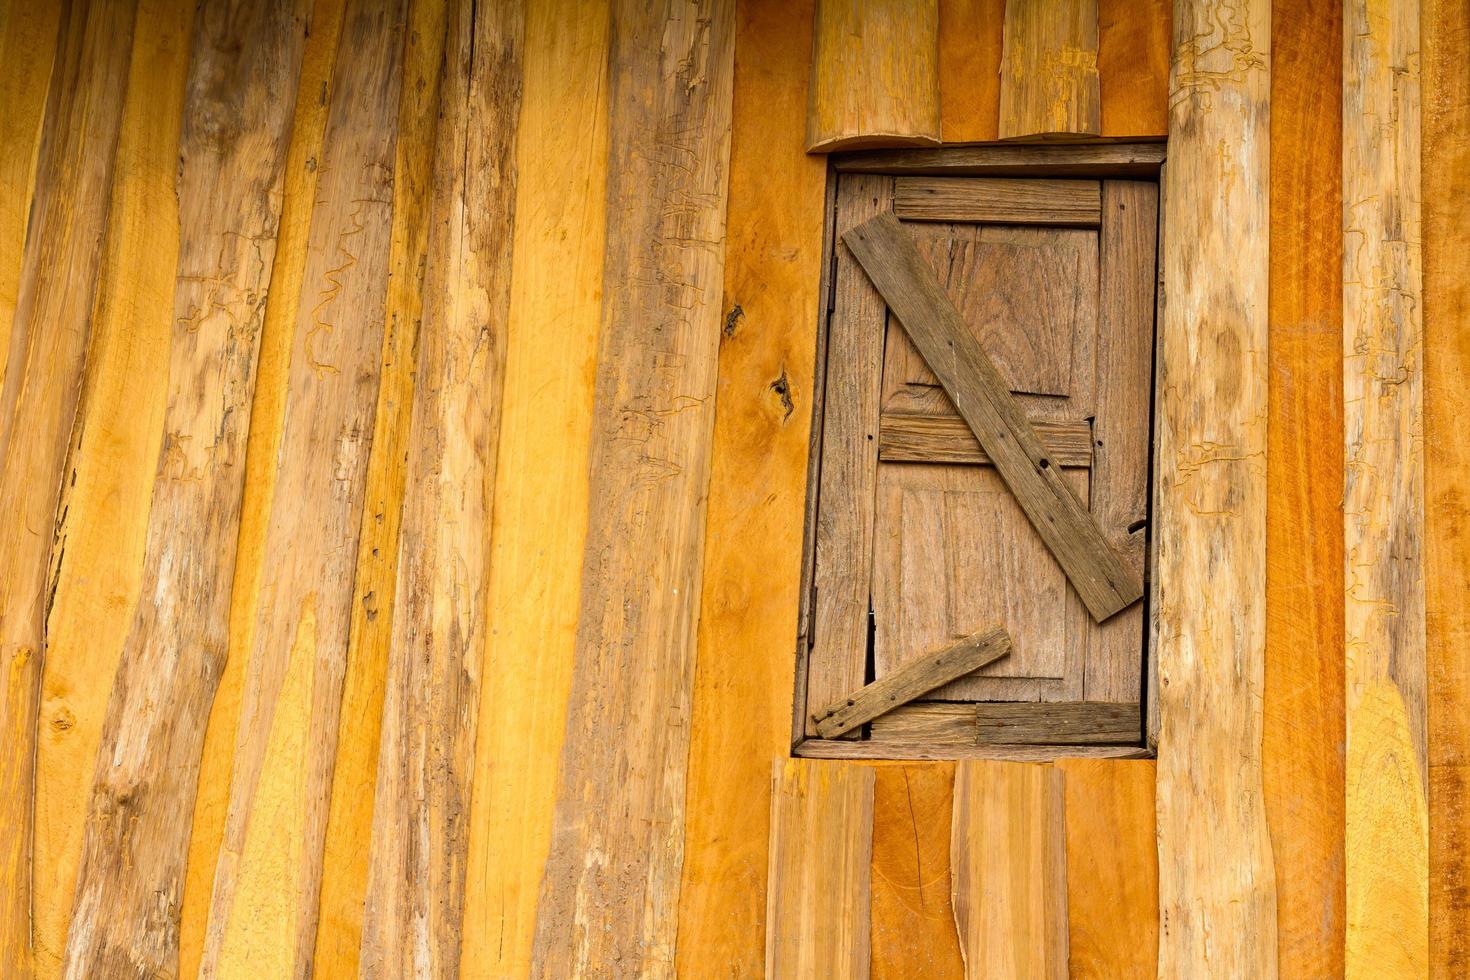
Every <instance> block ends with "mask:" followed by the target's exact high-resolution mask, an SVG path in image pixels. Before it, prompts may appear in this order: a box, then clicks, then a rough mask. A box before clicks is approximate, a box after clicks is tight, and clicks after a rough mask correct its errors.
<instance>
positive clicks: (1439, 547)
mask: <svg viewBox="0 0 1470 980" xmlns="http://www.w3.org/2000/svg"><path fill="white" fill-rule="evenodd" d="M1422 9H1423V14H1422V20H1421V21H1420V23H1421V25H1422V30H1423V36H1422V37H1421V39H1420V40H1421V43H1422V51H1423V71H1424V75H1423V85H1424V110H1423V111H1424V116H1423V122H1422V125H1423V146H1422V160H1423V167H1424V170H1423V175H1422V199H1423V207H1424V210H1423V222H1424V224H1423V234H1424V351H1425V360H1424V446H1425V458H1424V494H1425V505H1426V506H1425V534H1424V576H1425V577H1424V581H1425V590H1426V595H1425V607H1426V628H1427V634H1428V647H1427V660H1428V664H1427V666H1428V683H1429V687H1428V691H1429V712H1428V724H1429V900H1430V909H1431V912H1432V914H1431V915H1430V919H1429V975H1430V976H1431V977H1434V978H1436V980H1440V978H1449V977H1457V976H1463V975H1464V974H1465V973H1467V972H1470V834H1467V832H1466V827H1467V823H1466V816H1467V814H1470V729H1467V727H1466V725H1465V719H1466V718H1467V717H1470V657H1467V652H1470V645H1467V643H1466V640H1467V638H1470V590H1467V589H1466V583H1467V582H1470V540H1467V538H1466V532H1467V529H1470V500H1467V497H1466V492H1467V480H1470V447H1467V446H1465V444H1464V443H1463V442H1462V441H1460V440H1458V439H1456V438H1455V437H1454V435H1453V433H1456V432H1458V431H1460V428H1461V421H1462V420H1463V419H1464V418H1465V413H1466V410H1467V408H1470V405H1467V394H1470V384H1467V381H1470V275H1467V273H1466V270H1465V262H1464V256H1465V255H1466V254H1467V249H1470V216H1467V213H1466V211H1465V207H1464V201H1465V200H1466V196H1467V194H1470V75H1467V73H1466V72H1465V70H1464V52H1465V51H1466V50H1467V48H1470V8H1467V7H1466V5H1465V4H1463V3H1459V2H1456V0H1425V2H1424V4H1423V8H1422Z"/></svg>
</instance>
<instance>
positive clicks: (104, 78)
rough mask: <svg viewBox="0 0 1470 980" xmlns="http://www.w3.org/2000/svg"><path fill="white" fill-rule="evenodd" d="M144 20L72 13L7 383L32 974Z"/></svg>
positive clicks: (7, 553)
mask: <svg viewBox="0 0 1470 980" xmlns="http://www.w3.org/2000/svg"><path fill="white" fill-rule="evenodd" d="M135 12H136V5H135V3H133V2H132V0H97V2H96V3H88V4H81V3H79V4H77V5H75V6H73V7H69V8H68V9H67V10H66V12H65V14H64V15H63V17H62V20H61V24H60V27H59V29H58V34H57V37H58V38H59V40H58V42H57V49H56V56H55V67H54V73H53V79H52V84H51V87H50V90H49V94H48V96H47V101H46V110H45V114H44V118H45V120H46V124H45V127H44V132H43V134H42V136H41V145H40V148H39V150H38V151H37V156H36V163H35V168H36V169H35V174H36V176H35V193H34V195H33V197H32V200H31V205H30V216H29V223H28V226H27V228H26V231H25V239H24V248H23V251H22V253H21V255H20V260H21V265H20V275H19V279H18V280H17V288H16V298H15V312H14V319H13V321H12V324H11V329H10V337H9V355H8V360H7V361H6V365H5V377H4V379H3V381H0V513H3V514H4V515H5V519H4V520H3V521H0V665H3V671H4V676H3V679H0V746H4V748H3V750H0V827H5V828H6V832H5V833H4V835H3V836H0V895H4V899H3V900H0V901H3V904H0V963H4V964H7V965H8V966H9V967H11V968H12V969H13V970H14V971H15V972H17V973H18V974H20V975H21V976H23V977H24V976H26V975H28V974H29V973H30V970H31V966H32V963H31V938H32V937H31V922H30V913H31V887H30V879H31V873H30V857H31V851H30V849H31V836H32V830H33V823H32V821H33V817H34V796H33V792H34V790H33V787H34V783H35V752H36V735H37V731H36V722H37V719H38V718H39V714H40V699H39V695H40V690H41V668H42V663H43V660H44V652H45V646H44V645H45V631H46V617H47V610H48V607H49V605H50V599H51V584H52V576H51V572H52V570H53V567H54V566H57V565H60V564H61V562H62V561H64V559H65V547H64V542H60V541H58V540H57V539H56V530H57V518H58V510H57V505H58V503H59V502H60V499H61V492H62V485H63V482H64V479H63V475H64V473H65V472H66V469H65V465H66V459H67V455H68V449H69V447H70V445H71V437H72V427H73V423H74V421H75V419H76V416H77V405H78V401H79V396H80V389H81V386H82V374H83V366H84V363H85V359H86V349H87V343H88V340H89V337H90V334H91V327H92V316H93V308H92V302H93V297H94V295H95V292H96V284H97V280H98V272H99V267H100V264H101V253H102V240H103V236H104V233H105V230H106V225H107V218H108V202H109V197H110V193H111V187H112V170H113V161H114V158H115V154H116V150H117V138H118V131H119V129H120V127H121V125H122V115H123V101H124V94H125V92H126V90H127V72H128V55H129V52H130V50H131V47H132V34H133V21H134V14H135ZM7 20H8V18H7ZM9 111H10V110H9V107H7V108H6V110H5V112H6V114H7V115H8V114H9ZM16 111H18V112H19V111H24V107H17V110H16Z"/></svg>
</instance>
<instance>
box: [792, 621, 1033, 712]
mask: <svg viewBox="0 0 1470 980" xmlns="http://www.w3.org/2000/svg"><path fill="white" fill-rule="evenodd" d="M1010 650H1011V639H1010V637H1008V636H1007V635H1006V631H1005V629H1004V628H1002V627H1000V626H991V627H987V628H985V629H982V630H980V631H979V632H977V633H974V634H972V635H970V636H967V637H965V638H964V639H963V640H960V641H959V642H957V643H955V644H953V645H951V646H947V647H943V648H941V649H939V650H935V651H934V652H932V653H926V654H924V655H922V656H920V657H916V658H915V659H913V660H910V661H909V662H908V663H906V664H904V665H903V666H902V667H899V668H898V669H897V670H894V671H891V672H890V673H887V674H885V675H883V676H882V677H880V678H879V679H878V680H876V681H874V682H873V683H871V684H867V685H864V686H863V687H862V688H859V689H858V690H856V691H853V692H851V693H849V694H848V696H847V697H845V698H842V699H840V700H838V701H835V702H833V703H832V704H829V705H827V706H826V707H825V708H823V709H822V710H820V711H817V712H815V713H813V715H812V719H813V721H815V722H816V726H817V734H818V735H820V736H821V737H822V738H837V737H839V736H841V735H844V734H846V733H847V732H850V731H852V730H853V729H854V728H857V727H858V726H859V725H862V724H865V723H867V722H869V721H872V720H873V719H874V718H876V717H878V716H879V715H881V714H883V713H885V712H887V711H892V710H893V709H894V708H897V707H899V706H900V705H903V704H907V703H908V702H910V701H912V700H914V699H915V698H917V697H919V696H921V695H924V694H928V693H929V692H930V691H932V690H934V689H935V688H936V687H941V686H943V685H945V684H948V683H949V682H950V681H952V680H955V679H956V678H959V677H963V676H965V675H966V674H968V673H970V672H971V671H975V670H979V669H980V668H981V667H984V666H985V665H986V664H990V663H994V662H995V661H997V660H999V659H1000V658H1001V657H1004V656H1005V655H1006V654H1008V653H1009V652H1010Z"/></svg>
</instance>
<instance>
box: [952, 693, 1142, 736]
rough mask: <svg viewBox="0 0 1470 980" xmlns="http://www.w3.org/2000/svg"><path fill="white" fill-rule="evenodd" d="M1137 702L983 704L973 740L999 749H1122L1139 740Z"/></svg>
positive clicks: (1139, 714) (1139, 727)
mask: <svg viewBox="0 0 1470 980" xmlns="http://www.w3.org/2000/svg"><path fill="white" fill-rule="evenodd" d="M1140 707H1141V706H1140V705H1139V704H1138V703H1137V702H1133V703H1127V702H1111V701H1057V702H1036V701H988V702H987V701H982V702H980V703H979V704H976V705H975V741H977V742H982V743H992V744H1000V745H1127V744H1130V743H1138V742H1141V741H1142V739H1143V713H1142V712H1141V710H1140Z"/></svg>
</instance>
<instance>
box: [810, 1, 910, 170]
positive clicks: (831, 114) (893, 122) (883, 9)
mask: <svg viewBox="0 0 1470 980" xmlns="http://www.w3.org/2000/svg"><path fill="white" fill-rule="evenodd" d="M814 32H815V37H814V41H813V45H812V73H811V84H810V89H809V92H808V103H807V117H806V119H807V121H806V149H807V152H809V153H830V152H832V151H834V150H843V149H857V148H860V147H869V146H905V145H910V146H912V145H920V146H922V145H926V144H933V143H938V142H939V2H938V0H917V2H909V0H817V10H816V26H815V28H814Z"/></svg>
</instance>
